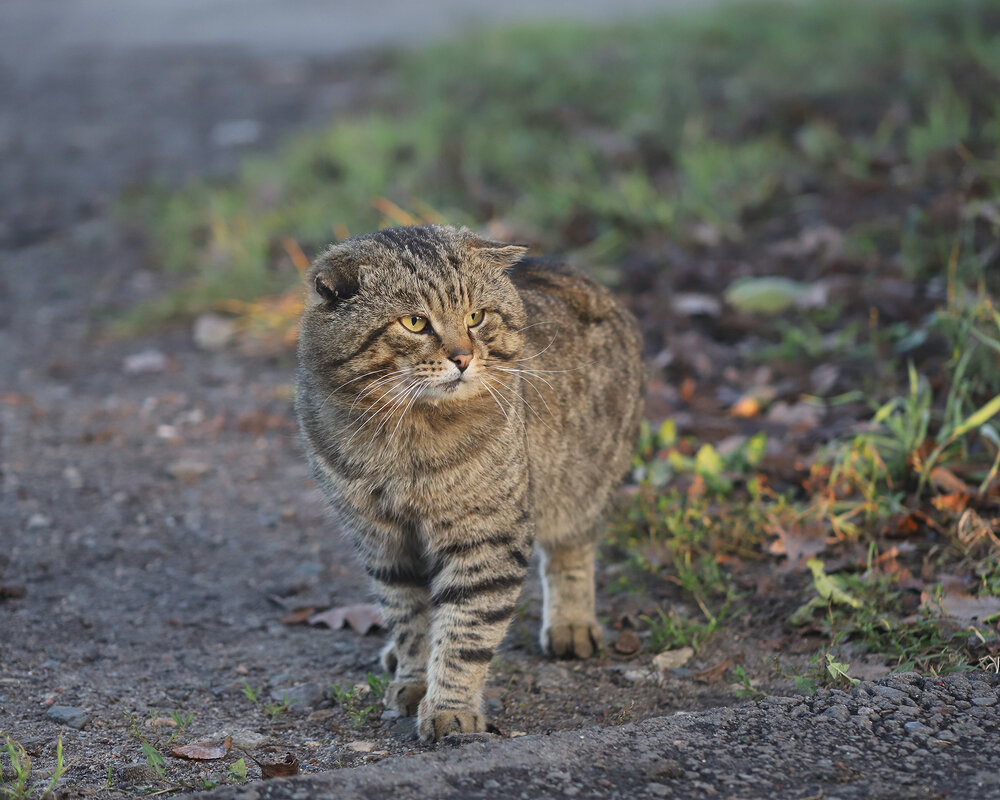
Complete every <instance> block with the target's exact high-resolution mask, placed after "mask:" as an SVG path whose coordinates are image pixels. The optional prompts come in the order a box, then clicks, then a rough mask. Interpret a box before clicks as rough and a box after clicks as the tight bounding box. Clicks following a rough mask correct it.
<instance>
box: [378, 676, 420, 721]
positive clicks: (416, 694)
mask: <svg viewBox="0 0 1000 800" xmlns="http://www.w3.org/2000/svg"><path fill="white" fill-rule="evenodd" d="M426 693H427V684H424V683H402V682H396V681H393V682H392V683H390V684H389V688H388V689H386V690H385V699H384V700H383V701H382V703H383V704H384V705H385V707H386V708H388V709H390V710H392V711H398V712H399V713H400V714H402V715H403V716H404V717H412V716H415V715H416V713H417V710H418V709H419V708H420V701H421V700H423V699H424V694H426Z"/></svg>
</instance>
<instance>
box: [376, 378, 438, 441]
mask: <svg viewBox="0 0 1000 800" xmlns="http://www.w3.org/2000/svg"><path fill="white" fill-rule="evenodd" d="M426 385H427V379H426V378H422V379H421V380H420V381H418V382H417V388H416V391H415V392H413V394H412V395H411V396H410V399H409V402H407V404H406V408H404V409H403V413H402V414H400V415H399V420H398V421H397V422H396V427H395V428H393V429H392V433H390V434H389V440H388V441H387V442H386V443H385V447H384V448H383V449H382V454H383V455H385V452H386V451H387V450H388V449H389V446H390V445H391V444H392V440H393V439H395V438H396V431H398V430H399V426H400V424H401V423H402V422H403V417H405V416H406V415H407V413H409V411H410V409H411V408H413V404H414V403H415V402H416V401H417V398H418V397H420V392H421V391H423V388H424V387H425V386H426Z"/></svg>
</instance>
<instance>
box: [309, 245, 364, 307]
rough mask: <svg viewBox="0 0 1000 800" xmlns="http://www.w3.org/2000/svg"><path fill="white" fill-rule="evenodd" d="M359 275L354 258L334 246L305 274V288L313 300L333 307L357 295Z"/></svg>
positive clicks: (358, 266)
mask: <svg viewBox="0 0 1000 800" xmlns="http://www.w3.org/2000/svg"><path fill="white" fill-rule="evenodd" d="M359 274H360V265H359V264H358V263H357V261H356V260H355V258H354V257H353V256H352V255H351V254H349V253H346V252H344V251H343V250H342V249H340V248H338V247H337V246H336V245H334V246H333V247H331V248H330V249H329V250H327V251H326V252H325V253H323V255H321V256H320V257H319V258H317V259H316V260H315V261H314V262H313V265H312V266H311V267H310V268H309V270H308V271H307V272H306V288H307V290H308V291H309V292H311V293H312V296H313V299H314V300H318V301H320V302H323V303H326V304H327V305H334V304H336V303H339V302H342V301H344V300H347V299H349V298H351V297H353V296H354V295H355V294H357V293H358V287H359V285H360V278H359Z"/></svg>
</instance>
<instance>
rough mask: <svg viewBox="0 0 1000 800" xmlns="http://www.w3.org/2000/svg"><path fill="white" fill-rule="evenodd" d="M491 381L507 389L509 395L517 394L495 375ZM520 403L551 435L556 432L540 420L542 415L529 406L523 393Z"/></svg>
mask: <svg viewBox="0 0 1000 800" xmlns="http://www.w3.org/2000/svg"><path fill="white" fill-rule="evenodd" d="M493 380H495V381H496V382H497V383H499V384H500V385H501V386H505V387H506V388H507V390H508V391H510V392H511V393H513V394H515V395H516V394H517V392H516V391H515V390H514V389H513V388H512V387H510V386H507V384H506V383H504V382H503V381H502V380H500V379H499V378H498V377H496V376H495V375H494V376H493ZM521 402H523V403H524V405H525V406H526V407H527V408H528V410H529V411H530V412H531V413H532V414H534V415H535V416H536V417H537V418H538V421H539V422H541V423H542V425H544V426H545V427H546V428H548V429H549V430H550V431H552V432H553V433H555V432H556V431H555V429H554V428H553V427H552V426H551V425H549V423H547V422H546V421H545V420H544V419H542V415H541V414H539V413H538V412H537V411H536V410H535V407H534V406H533V405H531V403H529V402H528V398H526V397H525V396H524V394H523V393H522V394H521ZM551 413H552V411H551V410H550V411H549V414H550V415H551Z"/></svg>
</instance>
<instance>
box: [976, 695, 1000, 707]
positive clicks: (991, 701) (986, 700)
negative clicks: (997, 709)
mask: <svg viewBox="0 0 1000 800" xmlns="http://www.w3.org/2000/svg"><path fill="white" fill-rule="evenodd" d="M969 702H970V703H972V705H974V706H995V705H996V704H997V699H996V697H995V696H994V695H990V696H989V697H970V698H969Z"/></svg>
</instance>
